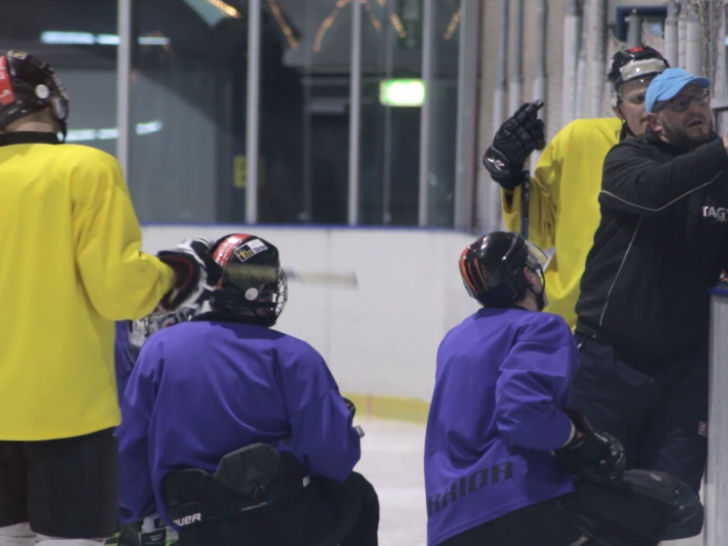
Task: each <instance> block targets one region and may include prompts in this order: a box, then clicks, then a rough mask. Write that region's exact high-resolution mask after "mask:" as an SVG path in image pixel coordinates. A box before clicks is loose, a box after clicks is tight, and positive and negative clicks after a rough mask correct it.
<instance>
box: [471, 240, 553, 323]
mask: <svg viewBox="0 0 728 546" xmlns="http://www.w3.org/2000/svg"><path fill="white" fill-rule="evenodd" d="M547 262H548V257H547V256H546V254H544V252H543V251H542V250H541V249H540V248H538V247H537V246H536V245H534V244H533V243H531V242H530V241H527V240H526V239H524V238H523V237H522V236H521V235H519V234H518V233H508V232H504V231H495V232H493V233H489V234H488V235H483V236H482V237H480V238H479V239H478V240H477V241H475V242H474V243H472V244H470V245H468V246H467V247H466V248H465V250H464V251H463V253H462V254H461V256H460V274H461V275H462V277H463V284H465V289H466V290H467V291H468V294H470V296H472V297H473V298H475V299H476V300H478V301H479V302H480V303H481V305H483V306H484V307H509V306H510V305H512V304H513V303H515V302H516V301H518V300H519V299H520V298H521V297H522V296H523V295H524V294H525V293H526V291H528V290H533V288H532V286H531V283H530V282H529V281H528V279H527V278H526V274H525V273H524V271H523V268H524V267H527V268H529V269H530V270H532V271H533V272H534V273H536V274H538V275H539V276H540V277H541V279H542V281H543V271H544V268H545V267H546V263H547ZM544 288H545V285H544ZM534 295H535V296H536V301H537V304H538V308H539V311H540V310H541V309H543V307H544V302H545V300H544V291H543V289H542V290H541V292H540V293H538V294H536V293H534Z"/></svg>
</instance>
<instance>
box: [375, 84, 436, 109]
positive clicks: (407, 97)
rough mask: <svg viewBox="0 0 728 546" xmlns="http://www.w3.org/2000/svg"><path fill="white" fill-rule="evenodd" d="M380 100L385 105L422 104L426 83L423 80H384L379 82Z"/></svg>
mask: <svg viewBox="0 0 728 546" xmlns="http://www.w3.org/2000/svg"><path fill="white" fill-rule="evenodd" d="M379 102H381V103H382V104H383V105H384V106H422V104H423V103H424V102H425V85H424V84H423V83H422V80H383V81H382V82H381V83H380V84H379Z"/></svg>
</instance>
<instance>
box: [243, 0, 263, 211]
mask: <svg viewBox="0 0 728 546" xmlns="http://www.w3.org/2000/svg"><path fill="white" fill-rule="evenodd" d="M260 1H261V0H249V3H248V104H247V115H246V118H247V123H246V127H245V156H246V158H245V159H246V166H247V169H246V171H247V172H246V185H245V222H246V223H247V224H255V223H256V222H257V221H258V128H259V121H260V117H259V116H260V112H259V105H260V9H261V8H260Z"/></svg>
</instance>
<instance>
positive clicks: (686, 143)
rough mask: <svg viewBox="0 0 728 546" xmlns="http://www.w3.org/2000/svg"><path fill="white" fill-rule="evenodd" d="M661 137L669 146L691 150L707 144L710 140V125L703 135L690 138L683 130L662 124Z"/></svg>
mask: <svg viewBox="0 0 728 546" xmlns="http://www.w3.org/2000/svg"><path fill="white" fill-rule="evenodd" d="M662 135H663V136H664V137H665V138H666V139H667V141H668V142H669V143H670V144H674V145H675V146H679V147H681V148H687V149H688V150H693V149H695V148H697V147H698V146H700V145H702V144H705V143H706V142H708V140H709V139H710V125H709V124H708V131H707V132H706V133H705V134H700V135H696V136H691V135H689V134H688V132H687V131H686V130H685V129H684V128H682V127H672V126H671V125H667V124H665V123H664V122H663V124H662Z"/></svg>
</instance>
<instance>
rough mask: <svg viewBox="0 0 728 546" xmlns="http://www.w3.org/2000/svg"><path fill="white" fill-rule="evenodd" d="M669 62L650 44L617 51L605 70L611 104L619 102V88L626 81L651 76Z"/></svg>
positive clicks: (666, 66) (664, 67) (659, 71)
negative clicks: (606, 70)
mask: <svg viewBox="0 0 728 546" xmlns="http://www.w3.org/2000/svg"><path fill="white" fill-rule="evenodd" d="M666 68H670V63H668V62H667V59H665V57H663V56H662V55H661V54H660V52H659V51H657V50H656V49H653V48H651V47H650V46H638V47H631V48H629V49H623V50H621V51H617V52H616V53H615V54H614V56H613V57H612V62H611V63H610V65H609V72H607V82H608V83H609V88H610V91H611V94H612V105H613V106H617V105H618V104H619V103H620V102H621V96H620V88H621V87H622V85H624V84H625V83H627V82H628V81H632V80H638V79H641V78H652V77H655V76H657V75H659V74H662V72H663V71H664V70H665V69H666Z"/></svg>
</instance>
